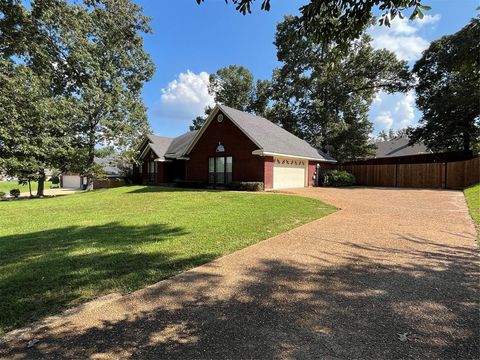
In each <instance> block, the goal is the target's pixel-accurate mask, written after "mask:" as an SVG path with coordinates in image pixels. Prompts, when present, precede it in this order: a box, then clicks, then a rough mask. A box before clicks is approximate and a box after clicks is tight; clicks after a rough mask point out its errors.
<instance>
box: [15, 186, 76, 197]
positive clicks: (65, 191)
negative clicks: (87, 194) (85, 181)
mask: <svg viewBox="0 0 480 360" xmlns="http://www.w3.org/2000/svg"><path fill="white" fill-rule="evenodd" d="M79 191H82V190H81V189H71V188H55V189H45V190H44V191H43V192H44V194H45V195H48V196H52V195H53V196H60V195H70V194H74V193H76V192H79ZM32 194H33V195H36V194H37V190H34V191H32ZM20 196H22V197H30V192H22V193H20Z"/></svg>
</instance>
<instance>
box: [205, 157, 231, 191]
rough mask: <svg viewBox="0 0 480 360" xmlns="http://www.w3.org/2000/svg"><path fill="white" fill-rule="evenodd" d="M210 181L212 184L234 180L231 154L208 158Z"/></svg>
mask: <svg viewBox="0 0 480 360" xmlns="http://www.w3.org/2000/svg"><path fill="white" fill-rule="evenodd" d="M208 182H209V183H211V184H225V183H227V184H228V183H230V182H232V157H231V156H217V157H211V158H209V159H208Z"/></svg>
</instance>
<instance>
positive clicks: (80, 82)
mask: <svg viewBox="0 0 480 360" xmlns="http://www.w3.org/2000/svg"><path fill="white" fill-rule="evenodd" d="M71 6H72V11H73V12H74V13H75V17H76V19H77V22H76V24H75V25H74V28H73V29H72V31H71V32H70V36H71V38H72V39H73V41H71V42H70V43H68V44H67V46H68V56H67V57H66V59H65V64H66V71H67V72H68V74H69V81H70V83H71V91H72V93H74V94H75V97H76V99H77V106H76V120H77V126H78V128H77V131H78V134H80V135H81V136H80V138H79V140H80V144H81V146H82V147H83V150H84V153H85V157H84V173H86V174H87V190H90V189H92V188H93V179H94V176H95V169H96V168H95V163H94V157H95V147H96V146H98V145H99V144H101V145H113V146H115V147H118V148H126V147H129V146H131V145H132V144H133V143H134V142H135V141H137V140H138V139H139V138H140V137H141V135H142V134H144V133H145V132H147V131H148V129H149V125H148V121H147V118H146V114H145V107H144V105H143V102H142V99H141V90H142V86H143V83H144V82H145V81H148V80H149V79H150V78H151V76H152V74H153V71H154V66H153V63H152V61H151V59H150V57H149V55H148V54H147V53H146V52H145V50H144V48H143V39H142V37H141V33H142V32H144V33H148V32H150V27H149V25H148V21H149V19H148V18H147V17H145V16H144V15H142V8H141V7H139V6H138V5H136V4H134V3H132V2H130V1H129V0H96V1H90V0H88V1H87V0H85V1H84V4H79V5H71Z"/></svg>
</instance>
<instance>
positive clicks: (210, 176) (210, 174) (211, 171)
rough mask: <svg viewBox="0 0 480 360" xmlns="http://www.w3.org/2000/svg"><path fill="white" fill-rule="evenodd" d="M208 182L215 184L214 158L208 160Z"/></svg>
mask: <svg viewBox="0 0 480 360" xmlns="http://www.w3.org/2000/svg"><path fill="white" fill-rule="evenodd" d="M208 182H209V183H210V184H213V183H215V158H213V157H211V158H208Z"/></svg>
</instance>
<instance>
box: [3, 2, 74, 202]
mask: <svg viewBox="0 0 480 360" xmlns="http://www.w3.org/2000/svg"><path fill="white" fill-rule="evenodd" d="M65 6H66V3H65V2H61V1H57V2H42V1H38V2H35V3H32V4H31V7H30V9H27V7H25V6H24V4H23V3H22V2H20V1H14V0H9V1H4V2H2V3H1V5H0V15H1V16H0V34H1V36H2V41H1V43H0V171H2V172H5V173H8V174H10V175H13V176H17V177H19V178H24V177H27V178H28V179H34V180H37V181H38V190H37V195H38V196H42V195H43V190H44V181H45V169H46V168H53V167H57V168H60V167H61V166H62V165H63V164H65V163H66V162H67V159H68V158H69V157H70V155H71V153H72V147H71V139H72V137H71V132H70V129H71V122H70V120H71V113H70V109H71V101H70V99H69V98H68V97H66V96H65V92H64V91H63V83H64V80H65V77H64V74H62V73H61V71H59V67H58V66H57V65H58V64H59V63H60V56H59V55H60V53H59V52H58V51H57V48H56V40H57V34H58V33H59V29H60V25H59V24H58V22H55V21H51V20H52V17H53V14H54V13H55V12H57V13H62V12H63V11H64V10H65Z"/></svg>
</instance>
